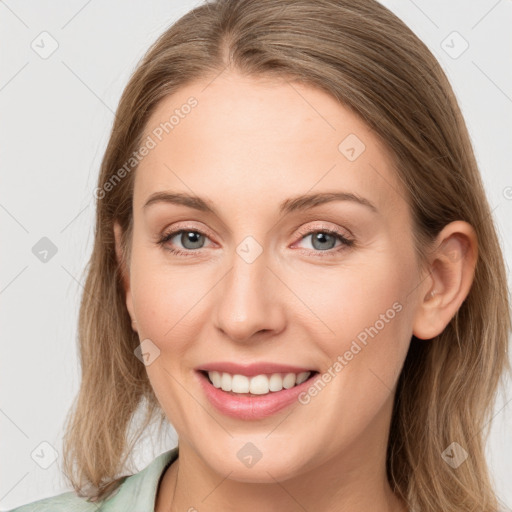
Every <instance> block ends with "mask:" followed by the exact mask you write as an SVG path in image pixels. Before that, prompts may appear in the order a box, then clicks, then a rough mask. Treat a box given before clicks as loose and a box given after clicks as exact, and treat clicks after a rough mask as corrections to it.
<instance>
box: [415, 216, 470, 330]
mask: <svg viewBox="0 0 512 512" xmlns="http://www.w3.org/2000/svg"><path fill="white" fill-rule="evenodd" d="M477 257H478V240H477V236H476V232H475V230H474V228H473V227H472V226H471V224H469V223H467V222H465V221H454V222H451V223H450V224H448V225H447V226H445V227H444V228H443V230H442V231H441V232H440V233H439V235H438V236H437V238H436V241H435V243H434V250H433V252H432V253H431V255H430V257H429V263H430V270H429V275H428V278H427V279H425V280H424V283H425V286H423V287H422V289H421V295H420V297H421V298H420V304H419V305H418V307H417V310H416V313H415V316H414V324H413V334H414V336H416V337H417V338H420V339H424V340H427V339H431V338H434V337H436V336H437V335H439V334H441V332H443V330H444V328H445V327H446V326H447V325H448V323H449V322H450V320H451V319H452V318H453V317H454V316H455V314H456V313H457V310H458V309H459V307H460V306H461V304H462V303H463V302H464V300H465V299H466V297H467V295H468V293H469V290H470V288H471V285H472V283H473V278H474V273H475V267H476V261H477Z"/></svg>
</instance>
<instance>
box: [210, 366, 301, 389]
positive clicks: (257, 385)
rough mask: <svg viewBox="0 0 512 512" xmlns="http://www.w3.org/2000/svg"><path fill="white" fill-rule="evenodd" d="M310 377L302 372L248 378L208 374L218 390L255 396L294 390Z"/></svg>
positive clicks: (227, 374) (217, 373)
mask: <svg viewBox="0 0 512 512" xmlns="http://www.w3.org/2000/svg"><path fill="white" fill-rule="evenodd" d="M310 375H311V372H302V373H298V374H295V373H273V374H272V375H265V374H261V375H255V376H254V377H247V376H245V375H239V374H236V375H231V374H230V373H221V372H217V371H211V372H208V377H210V380H211V382H212V384H213V385H214V386H215V387H216V388H221V389H222V390H223V391H233V392H234V393H253V394H255V395H265V394H267V393H268V392H269V391H281V390H282V389H283V388H285V389H289V388H292V387H293V386H295V385H297V384H301V383H302V382H304V381H305V380H307V378H308V377H309V376H310Z"/></svg>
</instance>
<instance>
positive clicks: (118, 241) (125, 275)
mask: <svg viewBox="0 0 512 512" xmlns="http://www.w3.org/2000/svg"><path fill="white" fill-rule="evenodd" d="M114 238H115V247H116V259H117V263H118V265H119V266H120V268H121V279H122V282H123V288H124V292H125V300H126V308H127V309H128V313H129V314H130V317H131V319H132V329H133V330H134V331H135V332H138V331H137V321H136V319H135V313H134V310H133V298H132V292H131V287H130V269H129V268H128V266H127V263H126V259H125V257H124V250H123V244H122V228H121V225H120V224H119V222H118V221H114Z"/></svg>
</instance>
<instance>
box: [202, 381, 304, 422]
mask: <svg viewBox="0 0 512 512" xmlns="http://www.w3.org/2000/svg"><path fill="white" fill-rule="evenodd" d="M196 373H197V375H198V377H199V380H200V383H201V386H202V388H203V390H204V392H205V394H206V397H207V398H208V400H209V401H210V403H211V404H212V405H213V406H214V407H215V408H216V409H218V410H219V411H220V412H221V413H223V414H226V415H228V416H232V417H234V418H238V419H242V420H258V419H261V418H266V417H268V416H271V415H273V414H276V413H277V412H279V411H281V410H283V409H284V408H286V407H288V406H290V405H291V404H293V403H294V402H298V396H299V395H300V393H301V392H302V391H304V390H305V389H307V388H308V387H309V386H310V385H311V381H312V379H313V378H314V376H313V378H312V377H310V378H309V379H307V380H306V381H304V382H302V383H301V384H299V385H297V386H294V387H293V388H290V389H282V390H281V391H271V392H270V393H267V394H266V395H253V396H244V395H240V396H237V395H234V394H231V393H228V392H226V391H222V389H220V388H216V387H215V386H214V385H213V384H212V383H211V382H210V379H209V378H208V377H207V376H206V375H205V374H204V373H202V372H200V371H197V372H196Z"/></svg>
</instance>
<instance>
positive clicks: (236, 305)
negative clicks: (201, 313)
mask: <svg viewBox="0 0 512 512" xmlns="http://www.w3.org/2000/svg"><path fill="white" fill-rule="evenodd" d="M268 263H269V261H268V258H267V257H266V253H265V252H263V253H262V254H260V255H259V256H258V257H257V258H256V259H255V260H254V261H250V259H246V258H244V257H242V256H240V255H239V254H238V253H236V254H235V255H234V257H233V265H232V267H231V268H230V269H229V270H228V271H227V273H226V274H225V276H224V277H223V278H222V281H221V283H219V286H218V287H217V293H218V299H217V301H216V309H215V322H216V327H217V329H218V330H220V331H221V332H222V334H223V335H224V336H226V337H227V338H229V339H231V340H233V341H236V342H241V343H243V342H251V341H255V339H256V338H258V339H262V338H269V337H270V338H271V337H273V336H274V335H276V334H278V333H279V332H281V331H282V330H283V329H284V328H285V325H286V318H285V309H284V301H285V300H286V297H285V295H286V292H285V289H284V287H283V284H282V282H281V281H280V279H278V277H276V275H275V272H274V271H273V270H272V269H271V268H270V267H269V266H268Z"/></svg>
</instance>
